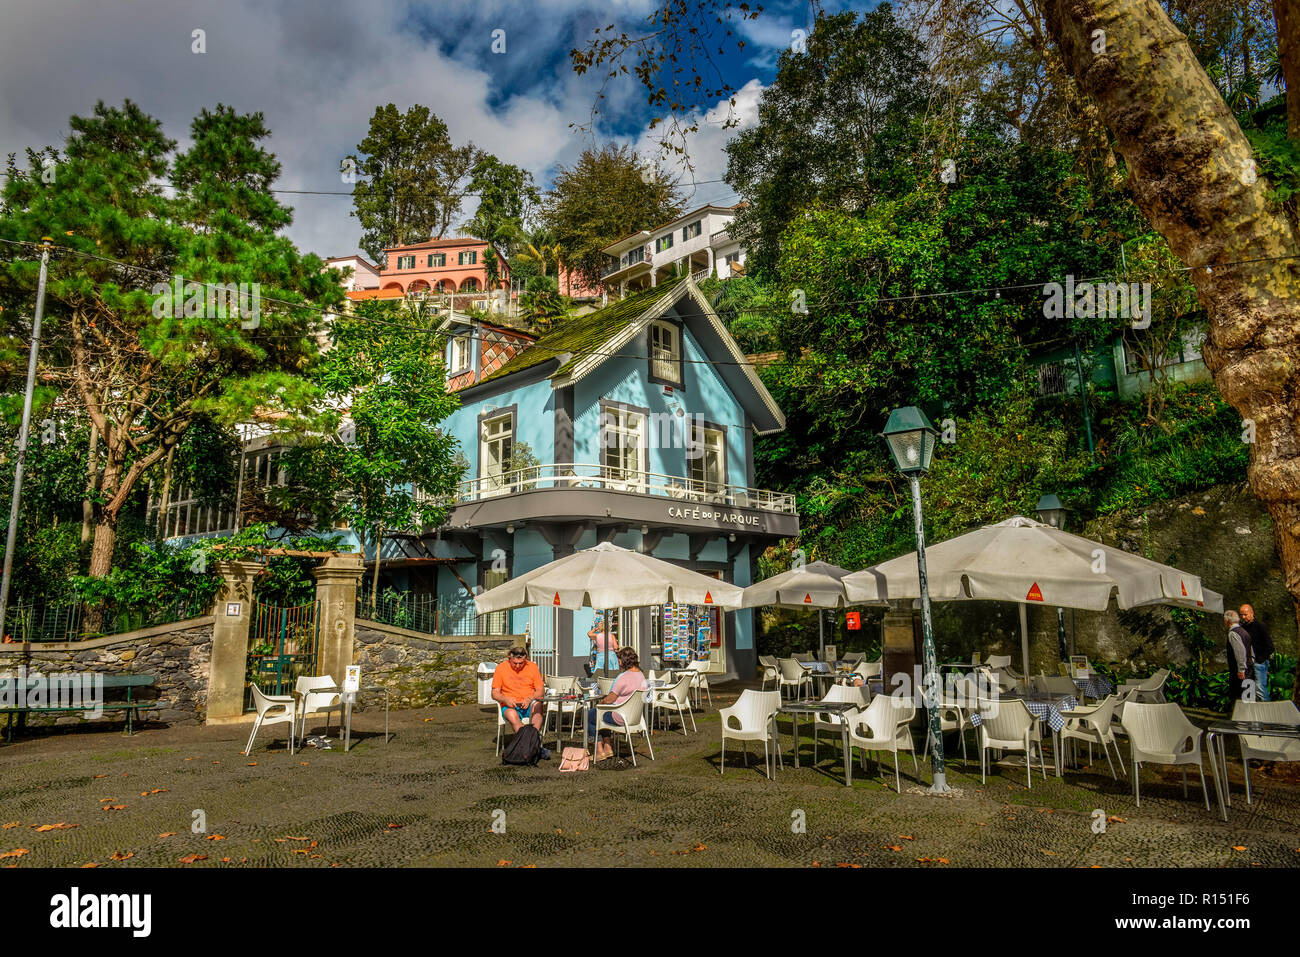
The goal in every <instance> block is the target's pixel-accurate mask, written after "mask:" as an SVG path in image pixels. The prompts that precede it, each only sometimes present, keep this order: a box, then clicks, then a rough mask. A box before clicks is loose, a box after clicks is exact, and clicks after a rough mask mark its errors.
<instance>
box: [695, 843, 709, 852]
mask: <svg viewBox="0 0 1300 957" xmlns="http://www.w3.org/2000/svg"><path fill="white" fill-rule="evenodd" d="M707 847H708V845H707V844H696V845H695V846H694V847H692V848H691V850H692V851H702V850H705V849H706V848H707Z"/></svg>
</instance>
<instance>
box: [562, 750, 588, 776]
mask: <svg viewBox="0 0 1300 957" xmlns="http://www.w3.org/2000/svg"><path fill="white" fill-rule="evenodd" d="M560 770H561V771H589V770H591V755H590V754H588V753H587V749H586V748H565V749H564V753H563V754H561V755H560Z"/></svg>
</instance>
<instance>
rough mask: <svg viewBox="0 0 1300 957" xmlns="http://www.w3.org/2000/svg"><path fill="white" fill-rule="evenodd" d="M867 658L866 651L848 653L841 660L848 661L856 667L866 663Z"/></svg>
mask: <svg viewBox="0 0 1300 957" xmlns="http://www.w3.org/2000/svg"><path fill="white" fill-rule="evenodd" d="M866 657H867V653H866V652H865V651H846V652H844V654H842V655H841V656H840V660H841V661H847V662H848V663H849V664H851V665H856V664H858V663H859V662H861V661H865V660H866Z"/></svg>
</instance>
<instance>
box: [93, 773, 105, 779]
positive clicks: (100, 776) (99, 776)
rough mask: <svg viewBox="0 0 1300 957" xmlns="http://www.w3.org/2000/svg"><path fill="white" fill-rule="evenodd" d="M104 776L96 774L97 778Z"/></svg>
mask: <svg viewBox="0 0 1300 957" xmlns="http://www.w3.org/2000/svg"><path fill="white" fill-rule="evenodd" d="M103 776H104V775H102V774H96V775H95V777H97V778H102V777H103Z"/></svg>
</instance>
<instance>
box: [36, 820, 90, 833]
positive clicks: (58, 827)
mask: <svg viewBox="0 0 1300 957" xmlns="http://www.w3.org/2000/svg"><path fill="white" fill-rule="evenodd" d="M32 826H33V827H35V825H32ZM74 827H81V825H80V824H64V823H63V822H62V821H60V822H59V823H58V824H42V825H41V826H40V827H37V828H36V830H37V832H38V833H39V832H43V831H67V830H69V829H71V828H74Z"/></svg>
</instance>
